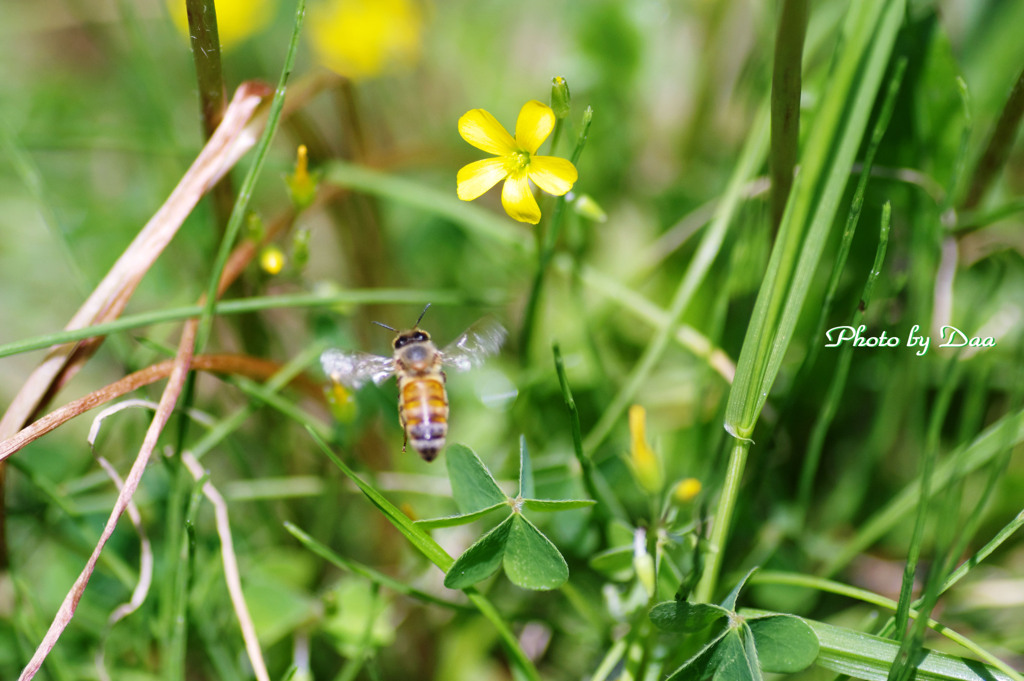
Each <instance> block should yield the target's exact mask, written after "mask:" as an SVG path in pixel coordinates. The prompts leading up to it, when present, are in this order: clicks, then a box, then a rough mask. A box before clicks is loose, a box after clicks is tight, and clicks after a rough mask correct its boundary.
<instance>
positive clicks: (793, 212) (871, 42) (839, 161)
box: [725, 0, 904, 438]
mask: <svg viewBox="0 0 1024 681" xmlns="http://www.w3.org/2000/svg"><path fill="white" fill-rule="evenodd" d="M903 11H904V3H903V2H902V1H900V0H897V1H895V2H884V1H882V0H864V1H863V2H858V3H855V4H854V5H853V6H852V7H851V9H850V13H849V14H848V16H847V26H846V30H845V34H846V35H845V37H844V47H843V48H842V52H841V53H840V55H839V58H838V60H837V63H836V68H835V70H834V73H833V74H832V77H831V78H830V79H829V82H830V86H829V88H828V89H827V91H826V92H825V97H824V100H823V102H822V106H821V108H820V110H819V111H818V114H817V116H816V117H815V119H814V127H813V129H812V131H811V134H810V138H809V139H808V142H807V147H806V150H805V152H804V154H803V156H802V162H801V169H800V174H799V176H798V178H797V181H796V183H795V185H794V188H793V192H792V194H791V196H790V200H789V203H788V204H787V208H786V213H785V215H784V216H783V221H782V227H781V229H780V230H779V236H778V240H777V242H776V245H775V248H774V249H773V250H772V256H771V260H770V261H769V264H768V272H767V273H766V275H765V279H764V283H763V285H762V287H761V291H760V293H759V294H758V297H757V302H756V304H755V307H754V314H753V316H752V318H751V322H750V325H749V327H748V328H747V334H746V338H745V339H744V342H743V349H742V351H741V352H740V358H739V362H738V365H737V369H736V379H735V381H734V382H733V386H732V390H731V391H730V393H729V404H728V407H727V409H726V419H725V420H726V429H727V430H728V431H729V432H730V433H731V434H733V435H734V436H735V437H737V438H749V437H750V435H751V434H752V433H753V431H754V426H755V425H756V423H757V418H758V416H759V415H760V413H761V409H762V408H763V407H764V403H765V401H766V400H767V399H768V393H769V392H770V391H771V387H772V385H773V384H774V382H775V378H776V376H777V375H778V371H779V367H780V366H781V364H782V360H783V357H784V356H785V354H786V350H787V349H788V348H789V343H790V340H791V338H792V334H793V330H794V328H795V327H796V322H797V318H798V317H799V314H800V311H801V309H802V307H803V302H804V299H805V298H806V295H807V292H808V290H809V289H810V286H811V281H812V279H813V276H814V273H815V270H816V269H817V266H818V260H819V258H820V256H821V251H822V249H823V248H824V246H825V242H826V241H827V239H828V236H829V233H830V231H831V228H832V224H833V220H834V218H835V214H836V211H837V209H838V207H839V201H840V199H841V198H842V195H843V191H844V190H845V188H846V184H847V182H848V180H849V175H850V169H851V168H852V166H853V162H854V159H855V157H856V153H857V150H858V149H859V148H860V143H861V140H862V139H863V136H864V131H865V128H866V127H867V121H868V116H869V115H870V113H871V109H872V106H873V105H874V102H875V98H876V96H877V94H878V91H879V88H880V85H881V82H882V76H883V75H884V73H885V69H886V66H887V64H888V60H889V55H890V53H891V52H892V48H893V44H894V43H895V40H896V32H897V30H898V29H899V26H900V23H901V21H902V19H903Z"/></svg>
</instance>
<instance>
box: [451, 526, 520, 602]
mask: <svg viewBox="0 0 1024 681" xmlns="http://www.w3.org/2000/svg"><path fill="white" fill-rule="evenodd" d="M516 517H517V516H516V515H510V516H509V517H508V518H505V520H503V521H502V522H501V524H500V525H498V526H497V527H495V528H494V529H493V530H491V531H490V532H488V533H487V534H485V535H484V536H482V537H480V538H479V539H477V540H476V543H474V544H473V545H472V546H470V547H469V548H468V549H466V552H465V553H463V554H462V555H461V556H459V557H458V558H457V559H456V560H455V562H454V563H452V566H451V568H449V570H448V573H447V574H446V575H445V577H444V585H445V586H446V587H448V588H449V589H465V588H468V587H471V586H473V585H474V584H476V583H477V582H479V581H481V580H483V579H487V578H488V577H490V576H491V575H493V574H494V573H495V572H496V571H497V570H498V566H500V565H501V559H502V556H504V555H505V546H506V543H507V542H508V539H509V531H510V530H511V528H512V524H513V520H514V519H515V518H516Z"/></svg>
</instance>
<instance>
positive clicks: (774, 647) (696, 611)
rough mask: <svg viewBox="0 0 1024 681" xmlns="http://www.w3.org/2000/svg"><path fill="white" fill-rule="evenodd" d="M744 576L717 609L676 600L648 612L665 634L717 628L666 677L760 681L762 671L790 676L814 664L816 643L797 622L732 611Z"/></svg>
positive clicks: (809, 631)
mask: <svg viewBox="0 0 1024 681" xmlns="http://www.w3.org/2000/svg"><path fill="white" fill-rule="evenodd" d="M749 576H750V575H749V574H748V575H747V577H744V578H743V580H741V581H740V583H739V584H737V585H736V587H735V588H734V589H733V590H732V591H731V592H730V593H729V595H728V596H727V597H726V599H725V600H724V601H722V604H721V605H711V604H708V603H688V602H686V601H682V600H678V599H677V600H675V601H670V602H667V603H659V604H658V605H655V606H654V607H653V608H652V609H651V614H650V617H651V621H652V622H653V623H654V624H655V626H657V627H658V628H659V629H663V630H665V631H671V632H676V633H685V634H697V633H699V632H701V631H703V630H705V629H707V628H708V627H711V626H712V625H715V624H719V626H717V627H716V628H715V631H714V633H712V635H711V636H710V638H709V640H708V641H707V643H705V644H704V647H703V648H701V650H700V652H698V653H697V654H696V655H694V656H693V657H692V658H690V659H689V660H687V661H686V662H684V663H683V666H681V667H680V668H679V669H677V670H675V671H674V672H672V674H670V675H669V677H668V678H670V679H675V680H676V681H682V680H684V679H690V680H693V681H702V680H703V679H706V678H713V679H721V680H722V681H749V680H751V679H762V678H763V676H762V674H761V672H772V673H777V674H793V673H796V672H799V671H801V670H803V669H806V668H807V667H809V666H810V665H811V664H813V663H814V661H815V660H816V659H817V657H818V638H817V636H815V634H814V631H813V630H812V629H811V628H810V627H809V626H808V625H807V624H806V623H805V622H804V621H803V620H802V619H800V618H799V617H794V616H792V615H776V614H762V615H757V616H753V617H751V616H741V615H740V614H739V613H738V612H736V599H737V598H738V596H739V593H740V590H741V589H742V588H743V585H744V584H745V583H746V581H747V578H748V577H749Z"/></svg>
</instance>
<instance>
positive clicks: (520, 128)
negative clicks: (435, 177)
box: [457, 100, 578, 225]
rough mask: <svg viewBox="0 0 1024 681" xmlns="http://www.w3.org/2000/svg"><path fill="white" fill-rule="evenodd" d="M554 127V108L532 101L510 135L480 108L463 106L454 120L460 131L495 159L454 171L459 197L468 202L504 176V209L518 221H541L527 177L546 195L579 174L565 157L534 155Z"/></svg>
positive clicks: (568, 185)
mask: <svg viewBox="0 0 1024 681" xmlns="http://www.w3.org/2000/svg"><path fill="white" fill-rule="evenodd" d="M554 127H555V112H554V111H552V110H551V107H549V106H546V105H544V104H541V103H540V102H538V101H537V100H531V101H529V102H527V103H526V104H524V105H523V108H522V109H521V110H520V111H519V118H518V119H517V120H516V136H515V139H512V136H511V135H509V134H508V132H506V130H505V128H503V127H501V123H499V122H498V121H497V120H495V118H494V116H492V115H491V114H489V113H487V112H486V111H484V110H483V109H473V110H472V111H467V112H466V113H465V114H464V115H463V116H462V118H460V119H459V134H460V135H462V139H464V140H466V141H467V142H469V143H470V144H472V145H473V146H474V147H476V148H477V149H480V150H482V151H486V152H487V153H489V154H494V155H495V158H486V159H484V160H482V161H475V162H473V163H470V164H469V165H467V166H463V167H462V169H461V170H459V175H458V178H457V179H458V194H459V198H460V199H462V200H463V201H472V200H473V199H475V198H477V197H479V196H480V195H482V194H483V193H484V192H486V191H487V190H488V189H490V188H491V187H493V186H494V185H496V184H498V182H500V181H501V180H505V185H504V186H503V187H502V189H501V205H502V206H504V207H505V212H506V213H508V214H509V216H510V217H512V218H513V219H514V220H518V221H519V222H529V223H530V224H533V225H535V224H537V223H538V222H540V207H539V206H538V205H537V200H536V199H534V198H533V189H532V188H531V187H530V180H533V182H535V183H536V184H537V186H538V187H540V188H541V189H543V190H544V191H546V192H547V193H548V194H554V195H555V196H562V195H563V194H565V193H566V192H567V191H569V190H570V189H572V185H573V183H574V182H576V178H577V177H578V175H577V173H576V167H575V166H574V165H573V164H572V163H570V162H569V161H567V160H565V159H564V158H557V157H555V156H536V155H535V154H536V153H537V149H538V148H539V147H540V145H541V144H542V143H543V142H544V140H546V139H547V137H548V135H550V134H551V130H552V129H553V128H554Z"/></svg>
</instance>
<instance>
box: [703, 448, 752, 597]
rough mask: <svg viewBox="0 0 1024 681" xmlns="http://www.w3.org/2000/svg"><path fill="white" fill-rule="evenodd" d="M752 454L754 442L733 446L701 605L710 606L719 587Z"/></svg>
mask: <svg viewBox="0 0 1024 681" xmlns="http://www.w3.org/2000/svg"><path fill="white" fill-rule="evenodd" d="M749 451H750V440H745V439H739V438H737V439H736V440H735V442H733V446H732V453H731V454H730V455H729V468H728V470H727V471H726V473H725V484H724V485H723V488H722V496H721V497H720V498H719V499H718V510H717V511H716V512H715V520H714V524H713V525H712V526H711V538H710V541H709V543H708V558H707V562H706V563H705V564H704V574H702V575H701V578H700V583H699V584H697V591H696V594H695V595H696V599H697V602H698V603H710V602H711V599H712V597H714V595H715V587H716V586H717V585H718V573H719V571H720V570H721V569H722V556H723V555H724V552H725V542H726V539H728V537H729V525H730V524H731V522H732V514H733V511H734V510H735V508H736V499H737V498H738V497H739V492H740V482H741V481H742V479H743V469H744V467H745V466H746V464H747V452H749Z"/></svg>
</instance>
